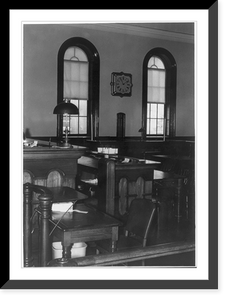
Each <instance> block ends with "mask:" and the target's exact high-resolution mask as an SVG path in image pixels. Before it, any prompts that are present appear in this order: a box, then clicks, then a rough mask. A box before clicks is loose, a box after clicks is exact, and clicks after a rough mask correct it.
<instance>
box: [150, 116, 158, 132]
mask: <svg viewBox="0 0 229 300" xmlns="http://www.w3.org/2000/svg"><path fill="white" fill-rule="evenodd" d="M149 134H156V119H150V121H149Z"/></svg>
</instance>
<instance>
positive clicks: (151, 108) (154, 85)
mask: <svg viewBox="0 0 229 300" xmlns="http://www.w3.org/2000/svg"><path fill="white" fill-rule="evenodd" d="M142 103H143V105H142V127H143V128H144V133H145V137H159V136H170V137H171V136H174V135H175V119H176V63H175V60H174V58H173V57H172V55H171V54H170V53H169V52H168V51H167V50H165V49H163V48H155V49H152V50H150V51H149V52H148V53H147V55H146V56H145V58H144V61H143V102H142Z"/></svg>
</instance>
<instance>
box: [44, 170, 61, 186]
mask: <svg viewBox="0 0 229 300" xmlns="http://www.w3.org/2000/svg"><path fill="white" fill-rule="evenodd" d="M47 186H48V187H58V186H63V173H62V174H61V172H60V171H51V172H50V173H49V174H48V177H47Z"/></svg>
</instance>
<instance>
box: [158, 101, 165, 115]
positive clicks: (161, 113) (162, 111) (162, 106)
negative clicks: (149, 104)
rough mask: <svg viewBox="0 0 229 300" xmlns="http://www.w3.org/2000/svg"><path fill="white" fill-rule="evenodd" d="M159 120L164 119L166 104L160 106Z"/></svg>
mask: <svg viewBox="0 0 229 300" xmlns="http://www.w3.org/2000/svg"><path fill="white" fill-rule="evenodd" d="M158 118H164V104H158Z"/></svg>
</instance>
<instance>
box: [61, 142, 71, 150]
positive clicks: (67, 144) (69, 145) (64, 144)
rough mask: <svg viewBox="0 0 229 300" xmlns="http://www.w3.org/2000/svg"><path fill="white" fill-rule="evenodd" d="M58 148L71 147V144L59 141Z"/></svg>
mask: <svg viewBox="0 0 229 300" xmlns="http://www.w3.org/2000/svg"><path fill="white" fill-rule="evenodd" d="M58 146H59V147H60V148H64V149H69V148H73V146H72V145H71V144H69V143H61V144H59V145H58Z"/></svg>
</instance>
